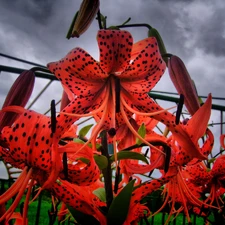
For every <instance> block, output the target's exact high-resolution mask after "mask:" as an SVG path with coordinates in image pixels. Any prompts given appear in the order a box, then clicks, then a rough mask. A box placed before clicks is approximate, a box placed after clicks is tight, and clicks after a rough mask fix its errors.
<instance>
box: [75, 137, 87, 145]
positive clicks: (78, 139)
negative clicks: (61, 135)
mask: <svg viewBox="0 0 225 225" xmlns="http://www.w3.org/2000/svg"><path fill="white" fill-rule="evenodd" d="M73 141H74V142H75V143H81V144H85V142H84V141H82V140H81V139H80V138H74V139H73Z"/></svg>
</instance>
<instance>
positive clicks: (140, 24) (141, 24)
mask: <svg viewBox="0 0 225 225" xmlns="http://www.w3.org/2000/svg"><path fill="white" fill-rule="evenodd" d="M115 27H118V28H124V27H147V28H148V29H151V28H152V27H151V26H150V25H149V24H147V23H136V24H124V25H123V24H122V25H117V26H115Z"/></svg>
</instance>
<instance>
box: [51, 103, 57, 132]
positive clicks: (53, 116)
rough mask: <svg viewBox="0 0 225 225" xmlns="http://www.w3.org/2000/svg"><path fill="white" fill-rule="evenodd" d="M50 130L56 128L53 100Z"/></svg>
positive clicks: (53, 130)
mask: <svg viewBox="0 0 225 225" xmlns="http://www.w3.org/2000/svg"><path fill="white" fill-rule="evenodd" d="M51 130H52V133H55V130H56V110H55V100H52V101H51Z"/></svg>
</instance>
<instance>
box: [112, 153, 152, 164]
mask: <svg viewBox="0 0 225 225" xmlns="http://www.w3.org/2000/svg"><path fill="white" fill-rule="evenodd" d="M117 159H118V160H121V159H136V160H141V161H143V162H145V163H147V164H148V160H147V159H146V157H145V156H144V155H143V154H140V153H138V152H128V151H121V152H118V153H117ZM114 160H115V156H114V155H112V156H111V157H110V161H111V162H113V161H114Z"/></svg>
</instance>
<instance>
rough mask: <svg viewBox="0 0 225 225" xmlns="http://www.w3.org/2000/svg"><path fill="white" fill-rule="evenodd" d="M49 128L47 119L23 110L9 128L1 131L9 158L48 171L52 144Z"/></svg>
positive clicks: (48, 119)
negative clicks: (6, 144)
mask: <svg viewBox="0 0 225 225" xmlns="http://www.w3.org/2000/svg"><path fill="white" fill-rule="evenodd" d="M15 107H16V106H15ZM8 108H9V107H8ZM18 108H19V107H18ZM5 109H6V108H5ZM50 126H51V125H50V118H49V117H47V116H44V115H41V114H39V113H36V112H34V111H31V110H25V109H24V112H23V114H21V115H20V116H19V117H18V119H17V120H16V121H15V122H14V124H13V125H12V126H11V127H4V128H3V130H2V138H3V139H4V140H5V141H6V142H7V143H8V148H9V149H10V151H9V154H10V156H11V157H12V158H14V159H15V160H16V161H17V162H21V163H24V162H26V163H27V165H33V166H39V168H40V169H43V170H46V169H49V168H50V167H51V160H50V159H51V153H50V150H51V149H50V146H51V144H52V138H51V136H50V135H51V128H50Z"/></svg>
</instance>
